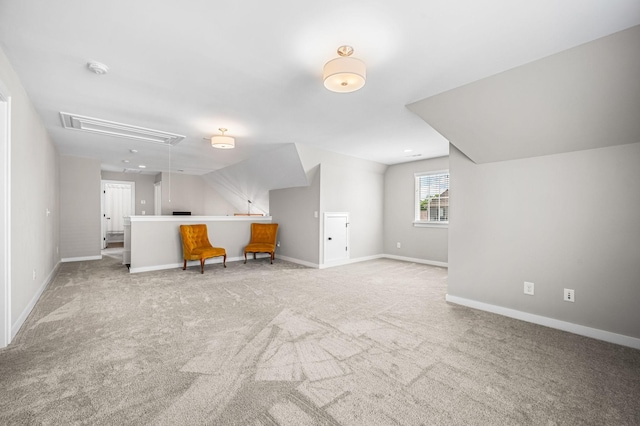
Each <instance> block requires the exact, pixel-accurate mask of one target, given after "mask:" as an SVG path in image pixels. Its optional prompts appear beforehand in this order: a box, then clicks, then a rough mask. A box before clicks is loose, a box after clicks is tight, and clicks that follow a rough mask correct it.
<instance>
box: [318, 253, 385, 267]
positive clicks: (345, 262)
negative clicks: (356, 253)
mask: <svg viewBox="0 0 640 426" xmlns="http://www.w3.org/2000/svg"><path fill="white" fill-rule="evenodd" d="M383 257H385V255H384V254H375V255H373V256H363V257H356V258H354V259H345V260H338V261H336V262H327V263H323V264H321V265H320V269H326V268H333V267H336V266H342V265H351V264H352V263H360V262H366V261H367V260H374V259H381V258H383Z"/></svg>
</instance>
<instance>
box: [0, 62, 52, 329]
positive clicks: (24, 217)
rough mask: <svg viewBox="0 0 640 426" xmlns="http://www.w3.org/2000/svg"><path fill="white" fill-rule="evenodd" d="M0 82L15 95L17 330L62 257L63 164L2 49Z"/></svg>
mask: <svg viewBox="0 0 640 426" xmlns="http://www.w3.org/2000/svg"><path fill="white" fill-rule="evenodd" d="M0 80H1V81H2V83H3V85H4V86H5V88H6V89H7V90H8V91H9V95H10V96H11V158H10V161H11V199H10V209H11V236H12V241H11V301H10V303H11V325H12V329H13V332H17V329H18V328H19V326H20V325H21V324H22V321H24V319H26V316H27V315H28V314H29V312H30V310H31V309H32V307H33V304H34V303H35V301H36V298H37V296H38V295H39V294H40V292H41V291H42V289H43V288H44V285H45V284H46V283H47V280H48V278H49V277H50V276H51V274H52V273H53V272H54V270H55V268H56V266H57V264H58V262H59V259H60V256H59V254H58V252H57V248H58V247H59V245H60V243H59V238H60V237H59V225H58V220H59V218H60V208H59V205H60V204H59V181H58V176H59V170H60V166H59V160H58V153H57V151H56V148H55V146H54V144H53V142H52V140H51V138H50V137H49V135H48V134H47V133H46V131H45V129H44V126H43V124H42V121H41V119H40V116H39V115H38V114H37V112H36V111H35V109H34V107H33V105H32V104H31V101H30V100H29V97H28V95H27V93H26V92H25V90H24V88H23V87H22V84H21V83H20V80H19V78H18V76H17V74H16V73H15V71H14V70H13V68H12V66H11V64H10V63H9V61H8V60H7V58H6V56H5V55H4V52H3V51H2V50H0ZM47 210H48V211H49V214H47ZM34 270H35V271H36V278H35V279H34V278H33V271H34Z"/></svg>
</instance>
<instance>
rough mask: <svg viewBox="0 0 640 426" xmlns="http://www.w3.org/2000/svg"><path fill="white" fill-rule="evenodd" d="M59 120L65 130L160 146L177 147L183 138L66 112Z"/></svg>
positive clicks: (173, 134)
mask: <svg viewBox="0 0 640 426" xmlns="http://www.w3.org/2000/svg"><path fill="white" fill-rule="evenodd" d="M60 118H61V119H62V126H63V127H64V128H65V129H73V130H81V131H84V132H91V133H98V134H101V135H105V136H114V137H117V138H127V139H135V140H139V141H144V142H153V143H159V144H162V145H177V144H178V142H180V141H181V140H183V139H184V138H185V137H184V136H182V135H177V134H175V133H168V132H163V131H161V130H153V129H147V128H144V127H138V126H131V125H129V124H123V123H116V122H115V121H108V120H102V119H100V118H93V117H85V116H82V115H77V114H70V113H68V112H61V113H60Z"/></svg>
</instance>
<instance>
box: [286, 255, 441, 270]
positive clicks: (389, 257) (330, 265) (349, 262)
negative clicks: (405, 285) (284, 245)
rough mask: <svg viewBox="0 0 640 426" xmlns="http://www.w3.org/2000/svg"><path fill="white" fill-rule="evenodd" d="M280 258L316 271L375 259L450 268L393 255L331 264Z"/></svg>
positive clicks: (431, 261)
mask: <svg viewBox="0 0 640 426" xmlns="http://www.w3.org/2000/svg"><path fill="white" fill-rule="evenodd" d="M278 258H280V259H282V260H286V261H288V262H292V263H297V264H299V265H304V266H308V267H309V268H314V269H326V268H333V267H335V266H342V265H349V264H352V263H358V262H366V261H367V260H374V259H393V260H400V261H403V262H413V263H421V264H424V265H431V266H440V267H442V268H448V267H449V264H448V263H446V262H438V261H435V260H425V259H418V258H414V257H404V256H394V255H391V254H376V255H373V256H363V257H357V258H355V259H346V260H340V261H337V262H330V263H323V264H317V263H312V262H307V261H306V260H300V259H296V258H294V257H289V256H282V255H279V256H278Z"/></svg>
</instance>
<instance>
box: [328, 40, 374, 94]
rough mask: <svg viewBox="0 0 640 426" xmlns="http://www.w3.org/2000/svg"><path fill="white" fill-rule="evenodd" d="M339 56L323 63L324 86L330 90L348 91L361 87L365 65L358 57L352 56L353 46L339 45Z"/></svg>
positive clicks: (365, 75)
mask: <svg viewBox="0 0 640 426" xmlns="http://www.w3.org/2000/svg"><path fill="white" fill-rule="evenodd" d="M338 55H340V57H339V58H336V59H332V60H330V61H329V62H327V63H326V64H325V65H324V70H323V79H324V87H326V88H327V89H329V90H331V91H332V92H338V93H349V92H355V91H356V90H358V89H360V88H362V86H364V83H365V81H366V79H367V67H366V65H365V64H364V62H362V61H361V60H360V59H357V58H353V57H351V55H353V47H351V46H340V47H339V48H338Z"/></svg>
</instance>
